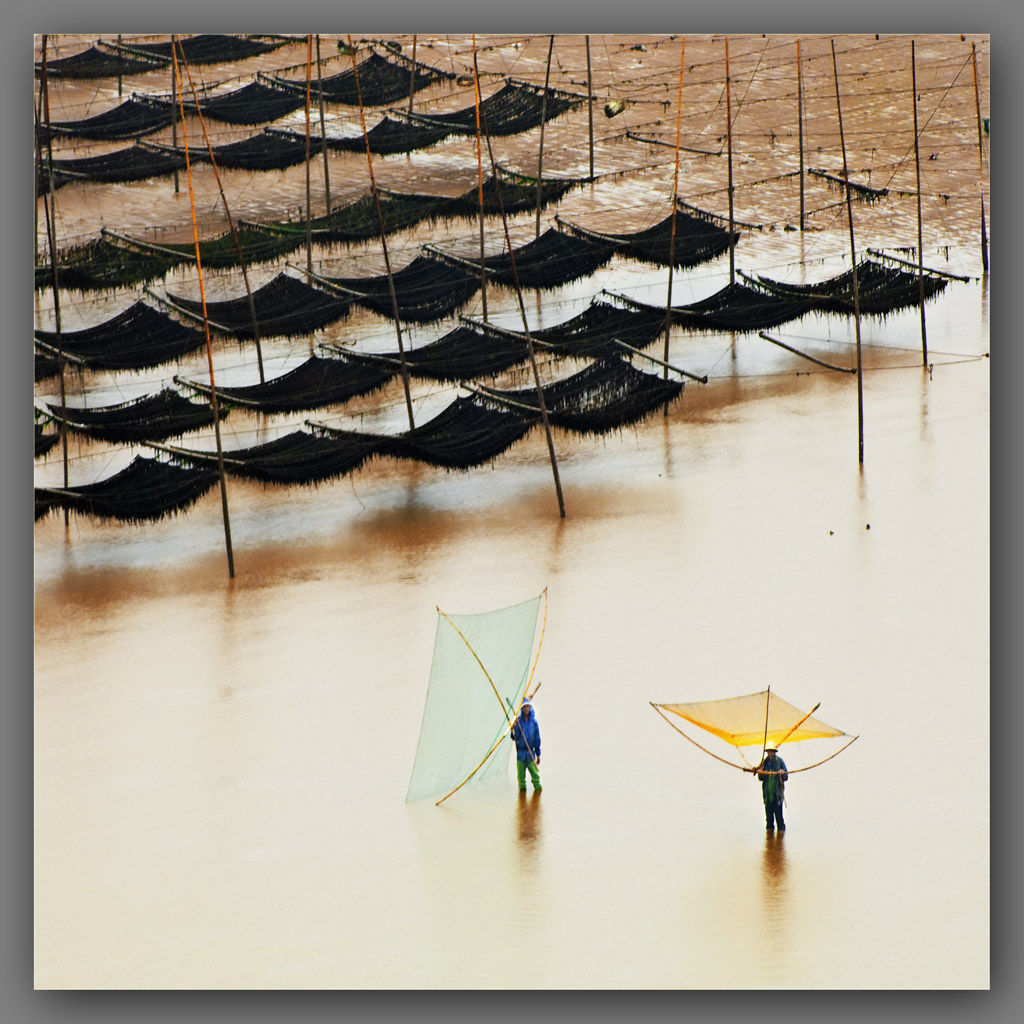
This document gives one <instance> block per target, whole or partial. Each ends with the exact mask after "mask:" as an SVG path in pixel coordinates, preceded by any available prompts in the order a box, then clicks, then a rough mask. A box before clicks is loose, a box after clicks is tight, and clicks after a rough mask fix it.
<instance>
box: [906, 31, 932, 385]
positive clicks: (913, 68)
mask: <svg viewBox="0 0 1024 1024" xmlns="http://www.w3.org/2000/svg"><path fill="white" fill-rule="evenodd" d="M910 91H911V99H912V100H913V102H914V168H915V171H916V173H917V297H918V305H919V306H920V307H921V364H922V365H923V366H927V365H928V328H927V326H926V324H925V315H924V234H923V231H924V229H923V228H922V226H921V148H920V145H919V142H918V128H917V60H916V57H915V51H914V40H913V39H911V40H910Z"/></svg>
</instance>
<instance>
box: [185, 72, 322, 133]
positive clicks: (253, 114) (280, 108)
mask: <svg viewBox="0 0 1024 1024" xmlns="http://www.w3.org/2000/svg"><path fill="white" fill-rule="evenodd" d="M305 102H306V99H305V93H304V92H303V94H302V95H301V96H300V95H299V94H297V93H295V92H292V91H291V90H287V89H281V88H278V87H277V86H274V85H268V84H267V83H266V82H263V81H256V82H250V83H249V84H248V85H243V86H242V88H240V89H236V90H234V91H233V92H228V93H221V94H220V95H218V96H206V97H200V99H199V104H198V109H199V110H201V111H202V113H203V116H204V117H209V118H212V119H213V120H215V121H224V122H226V123H227V124H266V123H267V122H268V121H276V120H277V119H278V118H279V117H284V116H285V114H290V113H291V112H292V111H293V110H298V109H299V107H301V106H304V105H305ZM185 109H186V110H195V109H196V102H195V100H186V101H185Z"/></svg>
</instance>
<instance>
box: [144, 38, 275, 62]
mask: <svg viewBox="0 0 1024 1024" xmlns="http://www.w3.org/2000/svg"><path fill="white" fill-rule="evenodd" d="M289 42H291V40H289V39H254V38H251V37H250V36H229V35H219V34H212V33H211V34H205V35H198V36H189V37H188V38H187V39H179V40H178V41H177V45H178V48H179V49H178V53H179V55H180V56H183V57H184V58H185V60H186V61H188V62H189V64H220V63H221V62H223V61H236V60H244V59H245V58H246V57H254V56H255V55H256V54H258V53H270V51H271V50H276V49H278V48H279V47H281V46H284V45H285V44H286V43H289ZM173 46H174V43H173V42H166V43H147V44H145V45H139V44H135V45H132V46H131V47H126V49H129V50H130V51H131V52H134V53H142V54H145V55H147V56H152V57H156V58H158V59H163V60H170V59H171V53H172V47H173Z"/></svg>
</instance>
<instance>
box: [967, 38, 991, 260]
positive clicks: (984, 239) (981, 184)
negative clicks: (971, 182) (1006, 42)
mask: <svg viewBox="0 0 1024 1024" xmlns="http://www.w3.org/2000/svg"><path fill="white" fill-rule="evenodd" d="M971 65H972V67H973V68H974V108H975V110H976V111H977V114H978V164H979V167H980V170H981V175H980V177H979V178H978V188H979V190H980V192H981V267H982V270H984V271H985V273H986V274H987V273H988V233H987V232H986V230H985V151H984V148H983V147H982V142H981V99H980V98H979V96H978V51H977V49H976V48H975V46H974V43H971Z"/></svg>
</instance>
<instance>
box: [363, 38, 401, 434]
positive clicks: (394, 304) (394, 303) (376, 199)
mask: <svg viewBox="0 0 1024 1024" xmlns="http://www.w3.org/2000/svg"><path fill="white" fill-rule="evenodd" d="M348 47H349V49H350V50H351V51H352V75H353V77H354V79H355V83H356V97H357V98H358V100H359V123H360V125H361V126H362V129H363V142H364V143H365V144H366V165H367V167H368V168H369V170H370V193H371V195H372V196H373V208H374V210H375V211H376V213H377V226H378V228H379V230H380V244H381V248H382V249H383V250H384V269H385V271H386V273H387V276H388V292H389V293H390V295H391V311H392V314H393V315H394V318H395V333H396V334H397V335H398V358H399V361H400V362H401V364H402V387H403V388H404V389H405V408H406V411H407V412H408V413H409V429H410V430H412V429H414V428H415V426H416V423H415V420H414V419H413V414H412V395H411V393H410V391H409V367H408V366H407V365H406V362H405V345H404V344H403V342H402V318H401V316H400V315H399V312H398V296H397V295H396V294H395V280H394V277H393V276H392V273H391V257H390V256H389V255H388V238H387V231H386V230H385V227H384V214H383V213H381V209H380V196H378V194H377V179H376V178H375V177H374V176H373V157H372V156H371V155H370V137H369V136H368V135H367V134H366V113H365V111H364V110H363V90H362V88H361V87H360V85H359V67H358V66H357V64H356V48H355V46H353V45H352V36H351V35H350V36H349V37H348Z"/></svg>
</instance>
